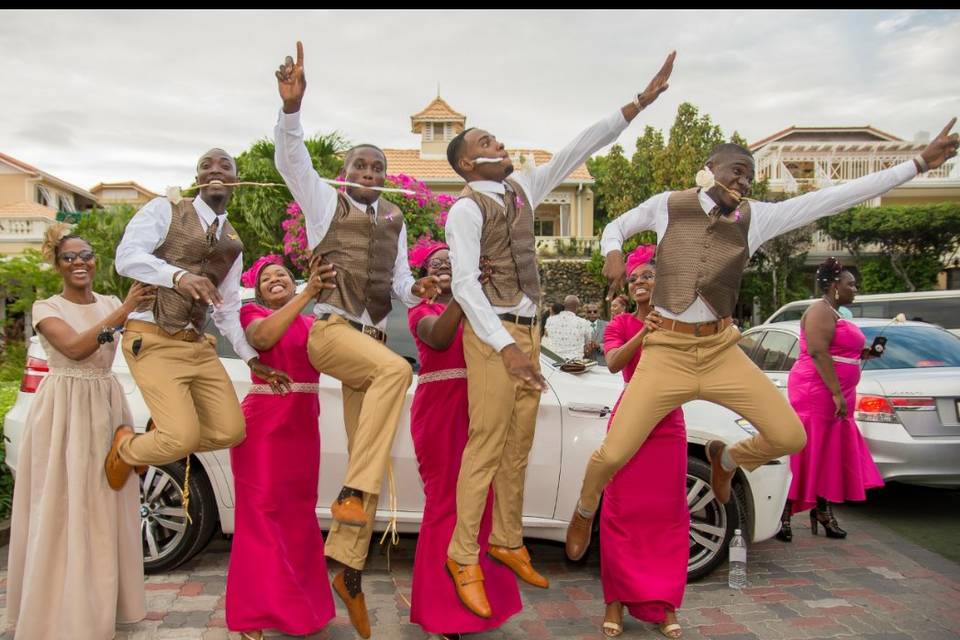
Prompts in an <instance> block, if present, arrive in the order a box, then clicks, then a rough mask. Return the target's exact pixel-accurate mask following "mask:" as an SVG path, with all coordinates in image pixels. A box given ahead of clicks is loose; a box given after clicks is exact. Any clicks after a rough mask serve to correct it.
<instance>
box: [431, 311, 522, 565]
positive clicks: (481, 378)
mask: <svg viewBox="0 0 960 640" xmlns="http://www.w3.org/2000/svg"><path fill="white" fill-rule="evenodd" d="M503 326H504V327H505V328H506V329H507V331H509V332H510V335H511V336H513V339H514V340H515V341H516V344H517V346H518V347H519V348H520V350H521V351H523V352H524V353H525V354H526V355H527V356H529V357H530V359H531V360H532V361H533V363H534V366H535V367H536V368H537V371H539V370H540V329H539V327H538V326H537V325H536V324H534V325H533V326H530V327H524V326H521V325H518V324H515V323H512V322H504V323H503ZM463 353H464V356H465V357H466V361H467V401H468V404H469V408H470V428H469V430H468V436H467V446H466V448H465V449H464V451H463V459H462V462H461V465H460V475H459V477H458V478H457V525H456V527H455V529H454V531H453V537H452V539H451V540H450V546H449V547H448V549H447V554H448V555H449V556H450V558H451V559H452V560H454V561H455V562H457V563H459V564H477V563H478V557H479V554H480V545H479V544H478V543H477V537H478V535H479V533H480V519H481V518H482V517H483V511H484V508H485V507H486V503H487V495H488V492H489V490H490V484H491V483H492V484H493V494H494V498H493V529H492V530H491V532H490V544H492V545H497V546H503V547H510V548H516V547H519V546H521V545H523V488H524V480H525V477H526V472H527V459H528V458H529V456H530V447H531V446H532V445H533V434H534V429H535V427H536V422H537V409H538V408H539V407H540V392H539V391H530V390H527V389H523V388H521V386H520V384H519V383H518V382H515V381H514V379H513V378H511V377H510V376H509V375H508V374H507V370H506V368H505V367H504V366H503V360H502V359H501V358H500V354H499V353H498V352H496V351H494V350H493V348H491V347H490V346H489V345H487V344H486V343H485V342H483V341H482V340H480V338H478V337H477V334H476V333H474V331H473V328H472V327H471V326H470V323H469V322H467V321H466V320H464V328H463Z"/></svg>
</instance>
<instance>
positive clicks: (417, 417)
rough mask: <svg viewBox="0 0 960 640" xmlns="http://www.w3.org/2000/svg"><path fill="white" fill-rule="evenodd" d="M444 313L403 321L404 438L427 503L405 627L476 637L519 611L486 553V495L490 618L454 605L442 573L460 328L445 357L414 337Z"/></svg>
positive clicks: (461, 403)
mask: <svg viewBox="0 0 960 640" xmlns="http://www.w3.org/2000/svg"><path fill="white" fill-rule="evenodd" d="M445 308H446V306H445V305H443V304H432V303H429V302H421V303H420V304H419V305H417V306H416V307H414V308H412V309H410V311H409V315H408V319H409V324H410V331H411V333H412V334H413V338H414V340H415V341H416V343H417V351H418V352H419V354H420V372H419V374H418V379H417V390H416V393H415V394H414V396H413V404H412V405H411V407H410V431H411V433H412V435H413V447H414V450H415V451H416V454H417V462H418V464H419V467H420V478H421V479H422V480H423V493H424V495H425V497H426V504H425V505H424V509H423V524H422V525H421V526H420V534H419V536H418V537H417V550H416V555H415V556H414V559H413V597H412V603H411V604H412V607H411V609H410V621H411V622H415V623H417V624H419V625H420V626H421V627H423V630H424V631H426V632H427V633H475V632H480V631H488V630H490V629H495V628H496V627H499V626H500V625H502V624H503V623H504V622H506V621H507V619H508V618H510V616H512V615H514V614H515V613H517V612H519V611H520V610H521V609H522V608H523V604H522V603H521V601H520V590H519V588H518V587H517V579H516V577H515V576H514V574H513V572H512V571H511V570H510V569H508V568H507V567H505V566H503V565H501V564H500V563H498V562H496V561H495V560H493V559H491V558H490V557H489V556H488V555H487V554H486V551H487V538H488V536H489V535H490V528H491V522H492V507H493V494H492V492H491V494H490V495H489V496H488V499H487V509H486V511H484V513H483V520H481V523H480V567H481V569H482V570H483V577H484V587H485V588H486V592H487V598H488V599H489V601H490V607H491V608H492V609H493V617H491V618H489V619H484V618H480V617H478V616H476V615H474V614H473V613H471V612H470V611H469V610H468V609H467V608H466V607H465V606H464V605H463V604H462V603H461V602H460V598H458V597H457V592H456V590H455V589H454V586H453V581H452V580H450V576H449V574H447V570H446V567H445V562H446V560H447V546H448V545H449V544H450V538H451V537H452V536H453V529H454V526H455V525H456V523H457V476H458V475H459V474H460V459H461V458H462V457H463V449H464V447H466V445H467V427H468V426H469V424H470V420H469V417H468V413H467V363H466V361H465V360H464V358H463V325H462V324H461V325H460V327H459V328H458V329H457V337H456V338H455V339H454V341H453V344H451V345H450V346H449V347H448V348H447V349H446V350H445V351H437V350H435V349H432V348H430V347H428V346H427V345H426V344H424V343H423V341H421V340H420V338H418V337H417V323H419V322H420V320H422V319H423V318H425V317H427V316H431V315H433V316H438V315H440V314H442V313H443V310H444V309H445Z"/></svg>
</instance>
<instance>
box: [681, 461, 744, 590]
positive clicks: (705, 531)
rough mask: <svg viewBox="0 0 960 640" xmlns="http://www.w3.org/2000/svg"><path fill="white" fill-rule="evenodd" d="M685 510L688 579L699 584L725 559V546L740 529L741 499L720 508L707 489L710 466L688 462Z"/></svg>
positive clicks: (734, 498) (736, 498) (735, 496)
mask: <svg viewBox="0 0 960 640" xmlns="http://www.w3.org/2000/svg"><path fill="white" fill-rule="evenodd" d="M687 506H688V507H689V509H690V560H689V562H688V563H687V579H688V580H690V581H693V580H699V579H700V578H702V577H704V576H706V575H708V574H709V573H710V572H711V571H713V570H714V569H716V568H717V566H718V565H720V564H721V563H722V562H723V561H724V559H725V558H726V557H727V545H728V544H729V543H730V539H731V538H732V537H733V531H734V529H736V528H738V527H739V526H740V512H741V508H740V499H739V497H738V496H737V494H736V492H733V495H732V496H731V499H730V502H728V503H727V504H725V505H723V504H720V503H719V502H718V501H717V499H716V497H715V496H714V495H713V489H711V488H710V465H709V464H707V463H706V462H704V461H703V460H700V459H699V458H689V459H688V460H687Z"/></svg>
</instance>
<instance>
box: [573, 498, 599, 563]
mask: <svg viewBox="0 0 960 640" xmlns="http://www.w3.org/2000/svg"><path fill="white" fill-rule="evenodd" d="M595 517H596V513H594V515H593V516H590V517H589V518H584V517H583V516H582V515H580V509H578V508H576V507H574V509H573V518H571V519H570V524H569V526H567V546H566V552H567V557H568V558H570V559H571V560H573V561H574V562H576V561H577V560H580V559H581V558H583V556H584V555H586V553H587V549H589V548H590V538H591V536H592V535H593V519H594V518H595Z"/></svg>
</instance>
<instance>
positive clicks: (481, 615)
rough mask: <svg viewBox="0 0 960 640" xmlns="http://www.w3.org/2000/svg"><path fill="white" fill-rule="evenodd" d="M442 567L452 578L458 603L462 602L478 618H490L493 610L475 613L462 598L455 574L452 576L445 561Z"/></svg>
mask: <svg viewBox="0 0 960 640" xmlns="http://www.w3.org/2000/svg"><path fill="white" fill-rule="evenodd" d="M443 568H444V569H446V570H447V575H448V576H450V579H451V580H453V590H454V591H455V592H456V593H457V599H458V600H459V601H460V604H462V605H463V606H464V607H466V608H467V611H469V612H470V613H472V614H473V615H475V616H477V617H478V618H483V619H484V620H489V619H490V618H492V617H493V612H492V611H491V612H490V615H488V616H485V615H483V614H482V613H477V612H476V611H474V610H473V609H472V608H471V607H470V605H468V604H467V602H466V600H464V599H463V596H461V595H460V588H459V587H458V586H457V578H456V576H454V575H453V574H452V573H451V572H450V567H448V566H447V565H446V563H444V565H443Z"/></svg>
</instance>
